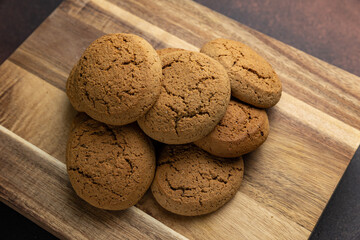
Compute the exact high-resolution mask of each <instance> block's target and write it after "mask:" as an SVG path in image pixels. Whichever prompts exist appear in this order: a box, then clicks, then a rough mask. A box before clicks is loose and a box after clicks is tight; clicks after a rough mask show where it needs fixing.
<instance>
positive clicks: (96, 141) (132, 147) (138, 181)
mask: <svg viewBox="0 0 360 240" xmlns="http://www.w3.org/2000/svg"><path fill="white" fill-rule="evenodd" d="M155 164H156V163H155V152H154V148H153V146H152V144H151V141H150V139H149V138H148V137H147V136H146V135H145V134H144V133H143V132H142V131H141V130H140V128H139V127H138V126H137V125H136V124H135V123H134V124H130V125H126V126H118V127H115V126H108V125H106V124H104V123H101V122H98V121H96V120H93V119H91V118H89V117H88V116H87V115H86V114H83V113H81V114H78V115H77V116H76V117H75V120H74V122H73V126H72V130H71V132H70V136H69V140H68V144H67V150H66V167H67V172H68V175H69V178H70V182H71V184H72V186H73V188H74V190H75V192H76V193H77V195H78V196H79V197H80V198H82V199H84V200H85V201H86V202H88V203H90V204H91V205H93V206H95V207H98V208H102V209H108V210H122V209H126V208H128V207H131V206H133V205H134V204H136V203H137V202H138V201H139V199H140V198H141V197H142V196H143V195H144V193H145V192H146V191H147V190H148V188H149V187H150V185H151V182H152V180H153V178H154V174H155Z"/></svg>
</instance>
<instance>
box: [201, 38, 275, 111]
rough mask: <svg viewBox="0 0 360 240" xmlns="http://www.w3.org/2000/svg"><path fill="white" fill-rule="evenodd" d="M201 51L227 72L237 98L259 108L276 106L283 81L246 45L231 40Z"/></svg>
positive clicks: (210, 44) (212, 42) (208, 44)
mask: <svg viewBox="0 0 360 240" xmlns="http://www.w3.org/2000/svg"><path fill="white" fill-rule="evenodd" d="M200 52H202V53H205V54H206V55H208V56H210V57H212V58H214V59H216V60H217V61H219V62H220V63H221V64H222V65H223V66H224V67H225V69H226V70H227V72H228V75H229V79H230V82H231V92H232V95H233V96H234V97H236V98H237V99H239V100H241V101H243V102H246V103H249V104H251V105H253V106H255V107H259V108H269V107H272V106H274V105H275V104H276V103H277V102H278V101H279V100H280V97H281V91H282V86H281V82H280V80H279V78H278V76H277V74H276V73H275V71H274V70H273V68H272V67H271V65H270V64H269V63H268V62H267V61H266V60H265V59H264V58H263V57H261V56H260V55H259V54H257V53H256V52H255V51H254V50H252V49H251V48H250V47H248V46H247V45H245V44H242V43H240V42H237V41H233V40H228V39H216V40H213V41H210V42H208V43H206V44H205V45H204V46H203V47H202V48H201V50H200Z"/></svg>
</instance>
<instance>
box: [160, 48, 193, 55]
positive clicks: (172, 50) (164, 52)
mask: <svg viewBox="0 0 360 240" xmlns="http://www.w3.org/2000/svg"><path fill="white" fill-rule="evenodd" d="M178 51H186V50H185V49H181V48H162V49H158V50H156V52H157V54H159V56H161V55H165V54H168V53H172V52H178Z"/></svg>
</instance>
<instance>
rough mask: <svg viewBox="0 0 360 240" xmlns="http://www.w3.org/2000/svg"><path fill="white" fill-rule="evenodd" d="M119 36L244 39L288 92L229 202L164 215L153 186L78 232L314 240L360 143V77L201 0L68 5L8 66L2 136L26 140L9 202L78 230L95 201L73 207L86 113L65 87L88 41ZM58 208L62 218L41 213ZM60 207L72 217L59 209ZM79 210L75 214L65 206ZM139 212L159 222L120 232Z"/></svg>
mask: <svg viewBox="0 0 360 240" xmlns="http://www.w3.org/2000/svg"><path fill="white" fill-rule="evenodd" d="M154 13H156V14H154ZM110 32H132V33H135V34H138V35H140V36H142V37H144V38H145V39H146V40H148V41H149V42H150V43H151V44H152V45H153V46H155V47H156V48H162V47H167V46H169V47H180V48H185V49H190V50H198V49H199V47H201V45H202V44H203V43H204V42H206V41H208V40H211V39H214V38H217V37H226V38H231V39H235V40H239V41H242V42H244V43H246V44H248V45H250V46H251V47H253V48H254V49H256V50H257V51H258V52H259V53H260V54H261V55H263V56H264V57H265V58H266V59H268V60H269V62H270V63H271V64H272V65H273V66H274V68H275V70H276V72H277V73H278V74H279V76H280V78H281V80H282V82H283V85H284V93H283V96H282V98H281V100H280V102H279V104H278V105H276V106H275V107H274V108H272V109H270V110H268V114H269V118H270V127H271V132H270V135H269V138H268V140H267V141H266V142H265V144H264V145H263V146H262V147H261V148H260V149H258V150H257V151H255V152H253V153H251V154H248V155H246V156H244V158H245V161H246V162H245V179H244V182H243V184H242V186H241V188H240V190H239V193H238V194H237V195H236V197H235V199H233V200H232V201H231V202H230V203H229V204H227V205H226V206H225V207H224V208H222V209H220V210H219V211H217V212H215V213H214V214H210V215H206V216H202V217H194V218H186V217H179V216H176V215H173V214H170V213H168V212H166V211H165V210H163V209H162V208H161V207H160V206H159V205H158V204H157V203H156V202H155V201H154V199H153V197H152V195H151V193H149V192H148V193H147V194H146V195H145V196H144V198H143V199H142V200H141V201H140V202H139V203H138V204H137V206H136V207H133V208H131V210H129V212H130V213H128V211H125V212H115V213H111V212H104V211H99V210H94V209H93V210H92V211H95V213H92V214H95V215H96V217H92V218H91V219H88V218H87V220H86V223H87V221H88V222H90V223H89V224H91V226H95V225H96V227H95V229H94V235H92V234H93V231H92V230H90V228H89V226H86V225H87V224H85V222H79V223H76V224H77V225H76V226H77V227H79V228H81V229H84V230H81V231H80V230H79V231H80V233H74V237H75V236H77V237H79V238H86V237H92V236H98V237H99V238H105V236H112V234H113V233H111V231H117V232H118V234H121V236H122V237H124V238H125V237H130V238H131V237H137V238H140V237H142V234H144V233H145V234H147V233H148V232H147V231H148V229H149V228H155V229H157V232H155V233H154V235H151V236H150V237H153V238H155V237H159V238H163V237H165V236H167V237H181V235H183V236H185V237H188V238H191V239H199V238H202V239H226V238H234V237H238V238H244V239H253V238H260V239H274V238H276V239H289V238H291V239H305V238H307V237H308V236H309V234H310V232H311V230H312V229H313V227H314V225H315V223H316V221H317V219H318V218H319V216H320V214H321V212H322V210H323V209H324V207H325V205H326V203H327V201H328V200H329V198H330V196H331V194H332V192H333V190H334V188H335V186H336V184H337V183H338V181H339V179H340V177H341V175H342V174H343V172H344V170H345V168H346V166H347V165H348V163H349V161H350V158H351V156H352V155H353V153H354V152H355V150H356V148H357V146H358V145H359V143H360V109H359V105H360V97H359V94H357V93H358V92H360V87H359V85H358V83H359V81H360V79H359V77H356V76H354V75H352V74H349V73H347V72H345V71H343V70H340V69H338V68H336V67H334V66H331V65H329V64H327V63H324V62H322V61H321V60H318V59H316V58H314V57H311V56H309V55H307V54H305V53H303V52H301V51H299V50H296V49H294V48H292V47H289V46H287V45H285V44H283V43H281V42H278V41H276V40H274V39H272V38H269V37H267V36H265V35H263V34H261V33H259V32H256V31H254V30H252V29H249V28H247V27H245V26H243V25H241V24H239V23H237V22H235V21H233V20H231V19H228V18H226V17H224V16H222V15H220V14H218V13H215V12H213V11H211V10H209V9H207V8H205V7H203V6H201V5H199V4H196V3H194V2H191V1H181V2H180V1H175V0H174V1H165V0H160V1H156V2H155V1H144V0H139V1H115V0H108V1H101V0H92V1H91V0H86V1H85V0H83V1H80V0H79V1H76V0H67V1H65V2H63V3H62V4H61V5H60V6H59V8H58V9H57V10H56V11H55V12H54V13H53V14H52V15H51V16H50V17H49V18H48V19H47V20H46V21H45V22H44V23H43V24H42V25H41V26H40V27H39V28H38V29H37V30H36V31H35V32H34V33H33V34H32V35H31V36H30V37H29V38H28V39H27V40H26V42H24V44H22V45H21V47H20V48H19V49H18V50H17V51H16V52H15V53H14V54H13V55H12V56H11V57H10V58H9V59H8V60H7V61H6V62H4V64H3V65H1V66H0V73H1V74H0V83H1V84H0V106H1V107H0V124H1V125H2V126H3V127H2V128H1V129H2V135H0V136H3V137H2V138H3V139H4V140H3V141H2V142H1V144H0V147H2V149H6V147H4V146H6V145H7V144H5V143H6V142H11V144H12V145H14V146H16V147H14V148H9V149H7V150H6V152H5V150H3V152H4V153H1V154H0V157H1V158H2V159H5V160H6V161H5V160H2V161H1V165H0V166H1V171H2V172H3V170H4V171H6V172H9V174H5V175H4V176H2V181H1V182H0V186H1V199H2V200H3V201H5V202H6V203H7V204H9V205H12V206H13V207H14V208H16V209H17V210H18V211H20V212H22V213H24V214H26V213H27V212H29V211H31V210H30V209H33V212H32V213H31V214H30V215H31V216H32V219H33V220H35V221H37V222H38V223H39V224H40V225H41V226H44V227H45V228H47V229H50V230H51V231H52V232H55V233H56V234H57V236H60V237H73V236H72V235H71V231H68V230H69V229H70V228H71V227H72V226H71V224H75V223H74V221H75V220H74V219H78V218H79V216H82V215H81V214H86V213H85V212H86V211H89V210H88V209H90V208H91V207H90V206H88V205H87V204H85V203H83V204H77V203H74V202H77V201H80V200H79V199H78V198H77V197H75V195H74V193H73V192H72V191H71V190H70V187H69V185H68V181H67V180H66V179H67V177H66V175H65V172H64V169H63V168H62V167H61V166H63V163H64V162H65V154H64V151H65V144H66V141H67V132H68V128H69V124H70V122H71V120H72V118H73V116H74V114H75V111H74V110H73V109H72V107H71V106H70V104H69V102H68V100H67V97H66V94H65V93H64V89H65V83H66V78H67V75H68V73H69V72H70V69H71V67H72V65H73V64H74V63H75V62H76V61H77V59H78V58H79V57H80V55H81V53H82V51H83V50H84V49H85V48H86V47H87V45H88V44H89V43H90V42H91V41H93V40H94V39H96V38H97V37H99V36H101V35H103V34H105V33H110ZM6 129H8V130H9V131H11V133H10V132H9V131H7V130H6ZM16 135H18V136H19V137H15V136H16ZM11 139H12V140H11ZM26 141H28V142H26ZM16 144H18V145H16ZM24 146H31V147H30V149H31V151H30V150H29V151H28V150H26V154H28V155H21V156H19V155H18V154H19V152H21V151H23V150H17V149H28V148H29V147H24ZM24 151H25V150H24ZM43 151H44V152H46V154H45V153H44V152H43ZM38 152H41V154H42V155H41V154H40V155H41V156H43V157H39V154H38ZM45 155H46V156H45ZM4 156H5V157H4ZM25 159H27V160H26V161H25ZM49 159H51V161H50V160H49ZM33 162H34V165H31V164H32V163H33ZM49 162H50V163H51V164H50V163H49ZM54 162H55V163H56V164H55V163H54ZM22 164H23V165H24V167H25V168H23V167H22ZM30 165H31V166H32V167H30ZM54 166H57V167H54ZM27 167H29V169H31V171H26V169H27ZM16 169H20V170H19V171H18V170H16ZM10 173H11V174H10ZM51 175H54V179H53V180H50V178H51ZM14 177H15V178H16V177H18V178H19V179H26V178H27V177H28V178H29V180H28V183H27V185H26V186H27V188H29V191H30V192H31V193H33V192H34V193H33V194H27V192H26V189H27V188H23V186H21V181H23V180H21V181H20V180H14ZM59 179H60V180H59ZM48 181H50V182H51V181H55V182H54V183H51V185H49V186H51V187H50V188H51V189H46V191H45V190H44V191H45V192H44V194H42V193H41V194H36V193H35V192H36V189H38V188H39V187H40V183H42V182H48ZM56 181H57V182H56ZM32 182H34V185H33V186H32V185H31V184H32ZM64 188H66V189H67V188H69V189H67V190H66V189H65V190H64ZM40 189H42V188H41V187H40ZM59 194H60V195H61V196H58V195H59ZM18 196H21V200H19V199H18V198H19V197H18ZM42 198H45V200H44V201H43V202H41V199H42ZM46 198H49V199H52V200H51V201H50V200H47V199H46ZM64 198H68V199H71V201H70V202H69V203H68V202H66V201H65V200H64ZM33 202H34V203H33ZM35 202H36V204H35ZM80 202H81V201H80ZM30 203H31V204H32V205H31V207H29V204H30ZM50 203H51V204H50ZM48 205H50V206H52V207H51V208H50V209H49V211H50V212H51V213H52V214H54V216H53V218H50V219H48V215H46V214H45V212H44V211H39V214H37V211H35V210H36V209H40V210H41V209H43V208H44V209H47V207H48ZM80 205H81V206H80ZM59 206H60V208H59V209H61V211H64V212H61V211H60V212H61V213H59V214H60V215H58V216H57V215H56V214H55V213H56V211H57V210H56V209H57V208H56V207H59ZM68 208H69V209H72V210H73V211H74V214H73V213H72V212H70V211H65V210H66V209H68ZM34 211H35V212H36V213H34ZM44 214H45V216H43V215H44ZM102 214H104V216H102ZM127 214H128V215H127ZM147 214H148V215H147ZM28 215H29V214H28ZM92 216H93V215H92ZM89 218H90V217H89ZM128 218H134V219H131V221H134V222H132V223H136V222H137V221H139V222H140V223H142V224H144V223H147V221H149V222H151V224H153V225H149V227H145V226H143V225H141V224H140V223H139V224H140V225H139V227H138V228H136V229H134V226H133V225H132V223H130V225H131V226H132V227H131V226H128V228H126V232H125V231H124V229H122V227H121V226H125V227H126V226H127V225H126V224H125V223H121V224H120V226H119V227H116V226H115V225H116V224H115V223H116V222H118V221H120V222H121V221H122V222H124V221H125V222H126V221H127V219H128ZM107 219H111V220H107ZM144 219H145V220H144ZM155 219H157V220H159V221H160V222H162V223H164V224H165V225H166V226H168V227H170V228H171V229H173V230H175V231H176V232H178V233H179V234H177V233H174V232H172V230H169V229H168V228H167V227H165V226H164V225H161V224H160V223H159V222H157V220H155ZM108 221H110V223H109V224H108ZM54 222H56V223H57V224H54ZM124 224H125V225H124ZM57 225H59V226H61V227H62V228H63V229H64V230H63V231H62V230H61V229H60V228H58V227H57ZM83 225H85V226H83ZM101 229H103V231H104V233H100V231H101ZM114 229H115V230H114ZM109 231H110V232H109ZM154 231H155V230H154ZM120 232H121V233H120ZM97 234H98V235H97ZM166 234H168V235H166ZM119 236H120V235H119Z"/></svg>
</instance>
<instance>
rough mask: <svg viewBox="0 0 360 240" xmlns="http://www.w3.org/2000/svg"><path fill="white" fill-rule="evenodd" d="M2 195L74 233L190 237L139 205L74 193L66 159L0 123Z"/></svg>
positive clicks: (66, 234)
mask: <svg viewBox="0 0 360 240" xmlns="http://www.w3.org/2000/svg"><path fill="white" fill-rule="evenodd" d="M0 151H1V155H0V160H1V165H0V169H1V172H2V174H1V176H0V180H1V185H0V197H1V199H2V200H3V201H5V203H7V204H9V205H10V206H12V207H14V208H15V209H17V210H21V212H22V213H23V214H25V215H26V216H27V217H29V218H31V219H33V220H34V221H35V222H37V223H38V224H40V225H41V226H45V227H46V228H47V229H48V230H49V231H50V232H52V233H53V234H54V235H56V236H58V237H61V238H69V239H84V238H92V239H118V238H119V237H121V236H126V238H128V239H139V238H141V239H154V238H160V239H169V238H171V239H185V238H184V237H183V236H181V235H180V234H178V233H176V232H174V231H173V230H172V229H170V228H168V227H166V226H165V225H164V224H162V223H161V222H159V221H157V220H155V219H154V218H152V217H150V216H149V215H147V214H145V213H144V212H142V211H140V210H138V209H137V208H135V207H131V208H129V209H127V210H124V211H118V212H115V211H105V210H101V209H97V208H95V207H92V206H90V205H89V204H87V203H85V202H84V201H82V200H81V199H79V198H78V197H76V194H75V193H74V191H73V189H72V187H71V184H70V181H69V179H68V176H67V173H66V167H65V164H63V163H62V162H60V161H58V160H57V159H56V158H54V157H52V156H50V155H49V154H47V153H45V152H43V151H42V150H40V149H39V148H37V147H35V146H34V145H32V144H30V143H28V142H26V141H24V140H23V139H22V138H20V137H19V136H17V135H15V134H14V133H13V132H11V131H9V130H7V129H6V128H4V127H2V126H0Z"/></svg>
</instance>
